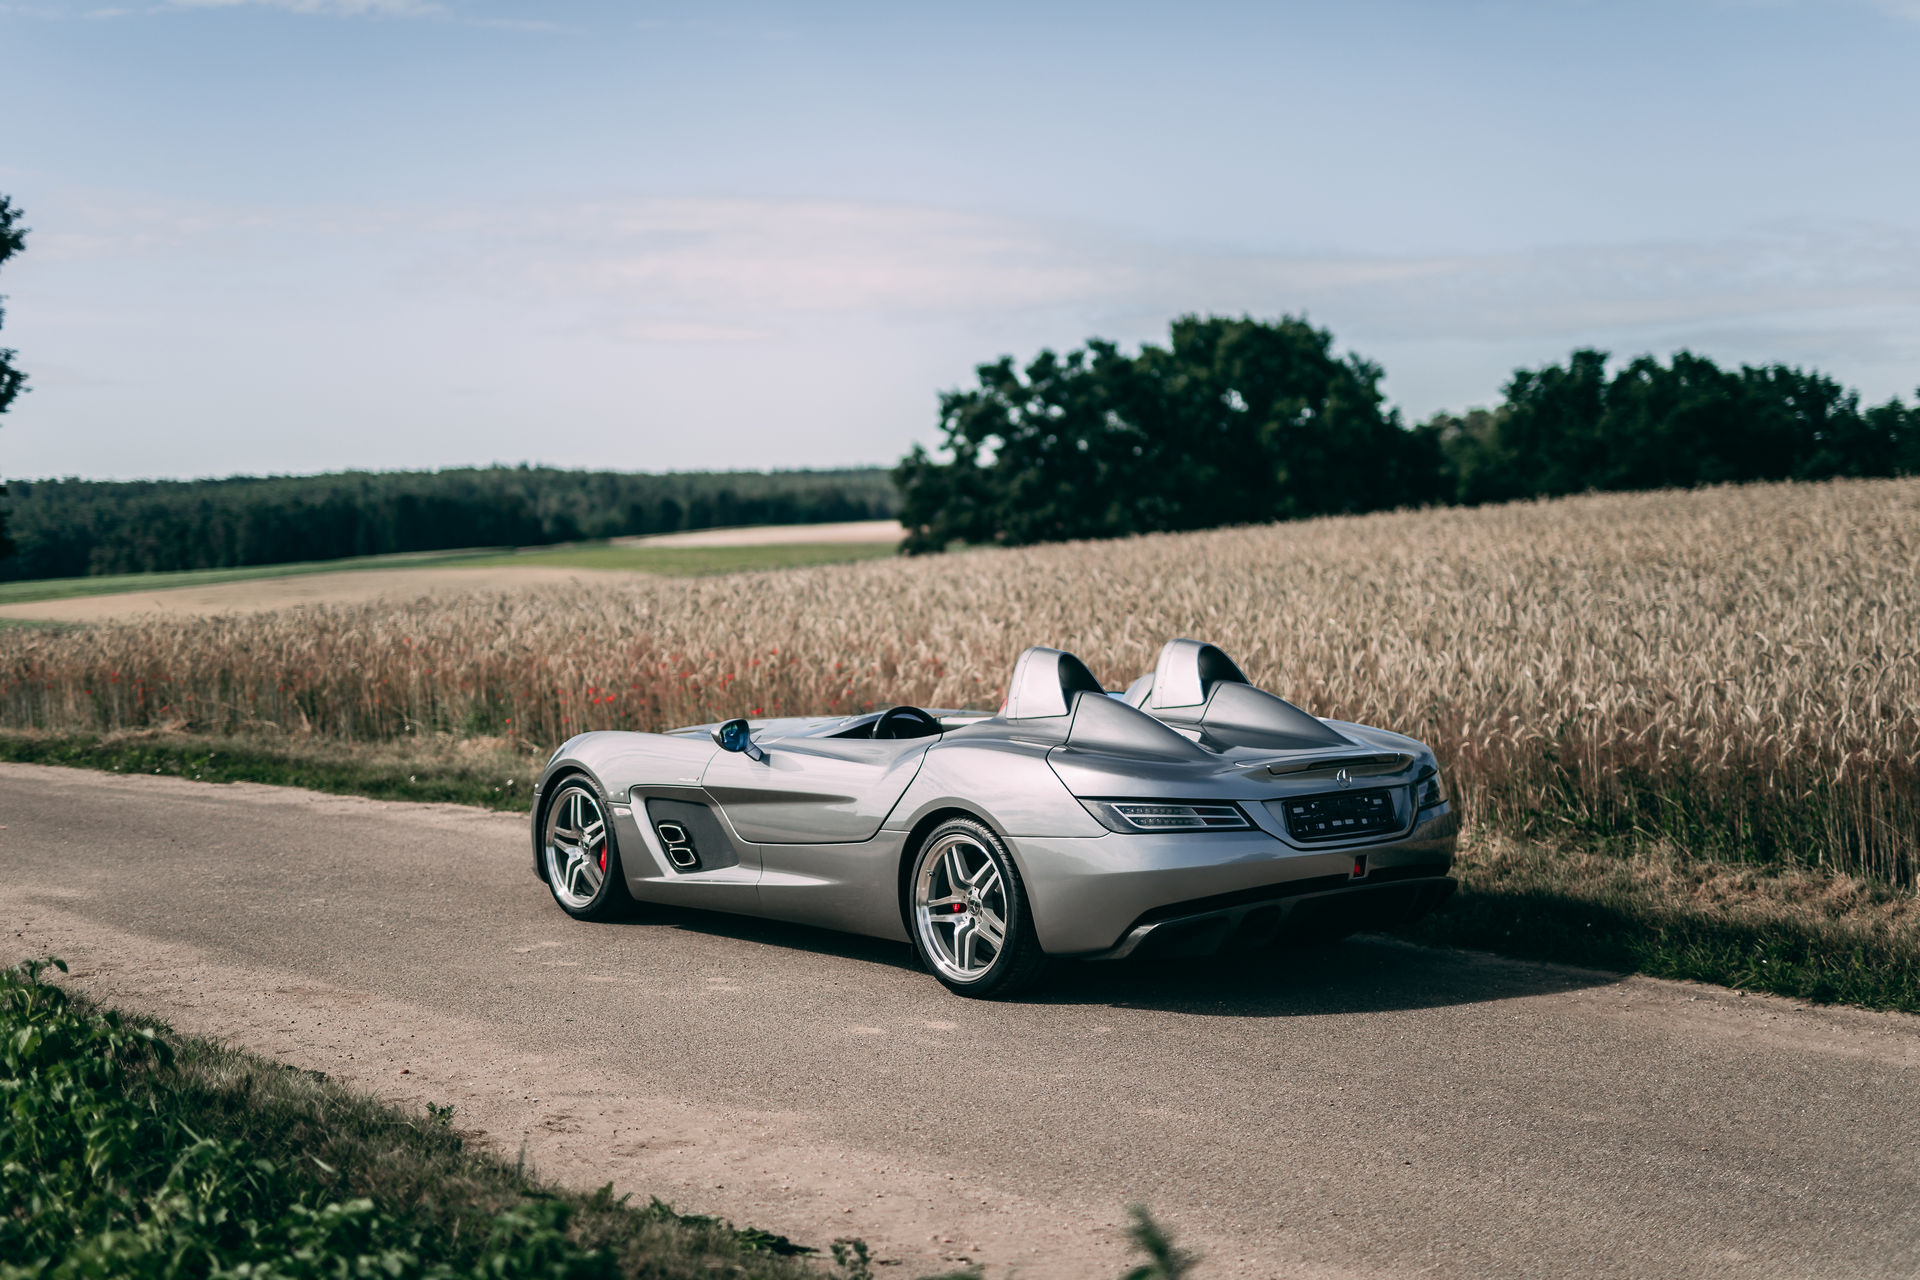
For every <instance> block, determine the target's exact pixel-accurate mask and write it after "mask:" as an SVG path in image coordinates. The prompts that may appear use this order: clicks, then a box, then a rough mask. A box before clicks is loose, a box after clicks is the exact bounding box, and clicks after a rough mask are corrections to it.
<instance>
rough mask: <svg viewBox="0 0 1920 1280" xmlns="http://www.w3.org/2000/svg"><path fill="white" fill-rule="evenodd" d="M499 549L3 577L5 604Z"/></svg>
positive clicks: (441, 559) (482, 556)
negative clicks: (20, 579)
mask: <svg viewBox="0 0 1920 1280" xmlns="http://www.w3.org/2000/svg"><path fill="white" fill-rule="evenodd" d="M498 555H500V552H498V551H496V550H491V549H486V550H478V551H418V552H409V553H407V554H405V555H392V556H357V557H354V558H351V559H347V560H309V561H303V562H301V563H299V564H256V565H243V566H241V567H239V568H234V569H182V570H179V571H177V572H173V573H114V574H100V575H97V576H92V577H85V578H42V579H37V580H35V581H31V582H0V604H30V603H33V602H36V601H40V600H66V599H70V598H72V597H74V596H105V595H123V594H125V593H126V592H129V591H161V590H164V589H166V588H168V587H206V586H214V585H217V584H219V583H222V582H250V581H253V580H254V579H257V578H293V577H301V576H304V575H306V574H310V573H338V572H341V571H344V570H352V569H414V568H426V567H432V566H439V565H450V564H464V563H468V562H471V561H475V560H480V561H488V560H491V559H492V558H494V557H496V556H498Z"/></svg>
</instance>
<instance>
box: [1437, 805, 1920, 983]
mask: <svg viewBox="0 0 1920 1280" xmlns="http://www.w3.org/2000/svg"><path fill="white" fill-rule="evenodd" d="M1455 873H1456V875H1457V876H1458V877H1459V880H1460V891H1459V892H1458V893H1457V894H1455V895H1454V897H1453V898H1452V899H1451V900H1450V901H1449V902H1447V903H1446V905H1445V906H1443V907H1442V908H1441V909H1440V910H1439V911H1437V912H1435V913H1434V914H1433V915H1431V916H1429V917H1428V918H1427V919H1425V920H1423V921H1421V922H1420V923H1419V924H1418V925H1416V926H1415V927H1414V928H1413V929H1411V930H1409V931H1407V935H1406V936H1407V937H1408V938H1410V939H1411V940H1412V941H1415V942H1421V943H1428V944H1433V945H1444V946H1458V947H1471V948H1475V949H1477V950H1483V951H1495V952H1499V953H1501V954H1504V955H1512V956H1520V957H1523V958H1526V959H1532V960H1551V961H1556V962H1558V963H1562V964H1575V965H1582V966H1585V967H1588V968H1594V969H1611V970H1615V971H1619V972H1624V973H1644V974H1649V975H1651V976H1653V977H1659V978H1684V979H1692V980H1695V981H1699V982H1712V983H1718V984H1720V985H1722V986H1728V987H1735V988H1739V989H1741V990H1747V991H1766V992H1772V993H1774V994H1777V995H1784V996H1794V997H1797V998H1799V999H1802V1000H1808V1001H1813V1002H1816V1003H1827V1004H1853V1005H1860V1006H1863V1007H1865V1008H1870V1009H1895V1010H1901V1011H1904V1012H1908V1013H1920V900H1916V899H1915V897H1914V895H1913V894H1911V893H1909V892H1905V891H1903V890H1899V889H1894V888H1891V887H1889V886H1887V885H1885V884H1883V883H1880V882H1877V881H1870V880H1865V879H1860V878H1856V877H1851V876H1842V875H1831V874H1823V873H1820V872H1817V871H1810V870H1800V869H1790V868H1778V867H1763V866H1757V865H1756V866H1742V865H1737V864H1729V863H1724V862H1714V861H1707V860H1702V859H1699V858H1692V857H1688V856H1687V855H1685V854H1684V853H1683V852H1681V851H1680V850H1678V849H1676V848H1674V847H1673V846H1671V845H1665V844H1645V845H1641V846H1638V847H1621V846H1617V845H1616V846H1612V847H1607V846H1586V847H1583V846H1581V845H1577V844H1571V843H1565V842H1562V843H1550V842H1546V841H1537V840H1520V839H1516V838H1512V837H1508V836H1503V835H1499V834H1487V833H1482V834H1479V835H1477V836H1475V837H1474V838H1472V839H1470V840H1468V841H1467V842H1466V844H1465V847H1464V848H1463V851H1462V854H1461V857H1460V859H1459V861H1458V862H1457V863H1456V865H1455Z"/></svg>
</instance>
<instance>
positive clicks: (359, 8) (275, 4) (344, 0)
mask: <svg viewBox="0 0 1920 1280" xmlns="http://www.w3.org/2000/svg"><path fill="white" fill-rule="evenodd" d="M169 7H171V8H175V9H237V8H242V7H253V8H263V9H283V10H285V11H286V12H288V13H311V14H322V15H325V16H328V17H338V18H428V17H440V16H442V15H444V14H445V13H446V12H447V8H446V6H445V5H443V4H437V3H434V2H433V0H169Z"/></svg>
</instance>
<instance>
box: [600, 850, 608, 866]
mask: <svg viewBox="0 0 1920 1280" xmlns="http://www.w3.org/2000/svg"><path fill="white" fill-rule="evenodd" d="M600 869H601V870H602V871H605V870H606V869H607V846H605V845H601V846H600Z"/></svg>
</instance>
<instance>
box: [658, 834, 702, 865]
mask: <svg viewBox="0 0 1920 1280" xmlns="http://www.w3.org/2000/svg"><path fill="white" fill-rule="evenodd" d="M653 829H654V831H655V832H657V833H658V834H659V836H660V844H661V846H662V847H663V848H665V849H666V851H667V861H669V862H671V863H673V865H674V866H676V867H679V868H680V869H681V870H682V871H687V870H691V869H692V868H694V867H697V866H699V865H700V855H699V854H698V853H696V852H694V848H693V837H692V836H690V835H688V834H687V829H686V828H685V827H683V826H681V825H680V824H679V823H677V822H661V823H656V824H655V825H654V828H653Z"/></svg>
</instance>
